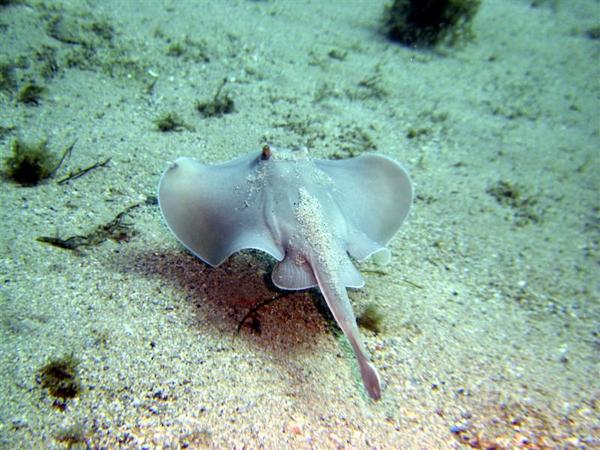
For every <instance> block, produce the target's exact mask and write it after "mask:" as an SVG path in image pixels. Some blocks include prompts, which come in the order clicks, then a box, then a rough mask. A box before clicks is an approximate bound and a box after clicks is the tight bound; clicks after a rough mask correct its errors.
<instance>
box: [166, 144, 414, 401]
mask: <svg viewBox="0 0 600 450" xmlns="http://www.w3.org/2000/svg"><path fill="white" fill-rule="evenodd" d="M158 200H159V205H160V209H161V211H162V214H163V217H164V219H165V221H166V223H167V225H168V226H169V228H170V229H171V231H172V232H173V234H175V236H176V237H177V239H178V240H179V241H180V242H181V243H182V244H183V245H184V246H185V247H187V249H188V250H190V251H191V252H192V253H193V254H194V255H196V256H197V257H198V258H200V259H201V260H203V261H204V262H206V263H208V264H210V265H211V266H213V267H215V266H218V265H219V264H221V263H222V262H223V261H225V260H226V259H227V258H228V257H229V256H230V255H231V254H232V253H235V252H238V251H240V250H243V249H257V250H262V251H263V252H266V253H268V254H269V255H271V256H272V257H273V258H275V259H276V260H277V261H278V262H277V263H276V265H275V267H274V268H273V272H272V274H271V277H272V280H273V283H274V284H275V285H276V286H277V287H279V288H280V289H286V290H299V289H308V288H312V287H315V286H318V287H319V289H320V291H321V293H322V294H323V297H324V298H325V301H326V302H327V305H328V306H329V309H330V310H331V312H332V314H333V317H334V318H335V320H336V322H337V323H338V325H339V326H340V328H341V329H342V331H343V332H344V334H345V336H346V337H347V339H348V341H349V342H350V345H351V346H352V349H353V350H354V353H355V355H356V358H357V361H358V366H359V368H360V373H361V376H362V380H363V384H364V387H365V389H366V390H367V392H368V394H369V396H370V397H371V398H373V399H375V400H378V399H379V398H380V397H381V384H380V380H379V375H378V374H377V370H376V369H375V366H374V365H373V364H372V363H371V362H370V360H369V357H368V356H367V352H366V350H365V348H364V346H363V343H362V340H361V337H360V333H359V330H358V327H357V324H356V318H355V317H354V312H353V310H352V305H351V304H350V300H349V298H348V294H347V292H346V288H347V287H350V288H360V287H362V286H363V285H364V280H363V277H362V276H361V274H360V273H359V271H358V270H357V269H356V267H355V266H354V264H353V262H352V260H351V259H350V256H349V255H351V256H352V257H353V258H355V259H356V260H359V261H362V260H365V259H366V258H369V257H374V258H376V259H377V260H378V261H379V262H381V263H387V262H388V261H389V259H390V252H389V250H388V249H387V248H386V247H385V246H386V244H387V243H388V242H389V241H390V240H391V238H392V237H393V236H394V234H395V233H396V231H397V230H398V228H399V227H400V225H401V224H402V222H403V221H404V219H405V218H406V216H407V214H408V211H409V209H410V206H411V203H412V186H411V183H410V179H409V178H408V175H407V174H406V172H405V170H404V169H403V168H402V166H401V165H400V164H398V163H397V162H396V161H394V160H392V159H390V158H387V157H385V156H382V155H377V154H367V155H362V156H359V157H357V158H351V159H345V160H331V161H330V160H317V159H312V158H310V157H309V154H308V150H307V149H306V148H305V147H302V148H298V149H294V150H287V149H279V148H275V147H273V146H269V145H265V146H264V147H263V148H262V151H256V152H252V153H249V154H247V155H244V156H241V157H239V158H236V159H234V160H231V161H229V162H226V163H223V164H219V165H205V164H202V163H200V162H198V161H196V160H194V159H191V158H179V159H177V160H176V161H175V162H174V163H173V164H171V166H170V167H169V168H167V169H166V171H165V172H164V174H163V175H162V178H161V180H160V184H159V188H158Z"/></svg>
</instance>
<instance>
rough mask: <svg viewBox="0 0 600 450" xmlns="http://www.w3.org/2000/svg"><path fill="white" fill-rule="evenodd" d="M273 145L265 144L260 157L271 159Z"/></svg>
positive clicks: (264, 159)
mask: <svg viewBox="0 0 600 450" xmlns="http://www.w3.org/2000/svg"><path fill="white" fill-rule="evenodd" d="M271 154H272V152H271V147H269V145H268V144H266V145H263V148H262V153H261V154H260V159H262V160H263V161H266V160H267V159H269V158H270V157H271Z"/></svg>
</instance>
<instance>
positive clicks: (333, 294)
mask: <svg viewBox="0 0 600 450" xmlns="http://www.w3.org/2000/svg"><path fill="white" fill-rule="evenodd" d="M313 270H314V268H313ZM314 274H315V278H316V279H317V282H318V283H319V287H320V288H321V293H322V294H323V297H325V301H326V302H327V305H328V306H329V309H330V310H331V312H332V314H333V317H334V318H335V320H336V322H337V323H338V325H339V326H340V328H341V329H342V331H343V332H344V334H345V335H346V337H347V338H348V341H350V345H352V349H353V350H354V354H355V355H356V359H357V360H358V365H359V367H360V374H361V376H362V380H363V384H364V386H365V389H366V390H367V392H368V393H369V396H370V397H371V398H372V399H373V400H379V399H380V398H381V383H380V381H379V375H378V373H377V370H376V369H375V366H373V364H372V363H371V361H369V357H368V356H367V354H366V351H365V348H364V346H363V343H362V340H361V338H360V333H359V331H358V326H357V325H356V318H355V317H354V311H353V310H352V305H351V304H350V299H349V298H348V293H347V292H346V288H345V286H341V285H340V283H339V282H337V281H338V280H335V279H332V278H333V277H331V276H327V274H326V273H322V272H320V271H319V270H314Z"/></svg>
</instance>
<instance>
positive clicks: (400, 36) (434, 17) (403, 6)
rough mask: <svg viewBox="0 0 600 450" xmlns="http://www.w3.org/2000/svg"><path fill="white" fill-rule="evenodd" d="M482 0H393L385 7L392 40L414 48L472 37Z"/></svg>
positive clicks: (386, 30) (388, 33) (387, 30)
mask: <svg viewBox="0 0 600 450" xmlns="http://www.w3.org/2000/svg"><path fill="white" fill-rule="evenodd" d="M480 4H481V0H394V3H393V4H391V5H389V6H388V7H387V8H386V9H385V13H384V21H385V23H384V31H385V33H386V34H387V35H388V36H389V38H390V39H392V40H394V41H398V42H400V43H402V44H404V45H409V46H415V47H434V46H435V45H436V44H439V43H446V44H448V45H455V44H456V43H458V42H459V41H461V40H468V39H469V38H471V37H472V31H471V22H472V20H473V18H474V17H475V14H476V13H477V10H478V9H479V5H480Z"/></svg>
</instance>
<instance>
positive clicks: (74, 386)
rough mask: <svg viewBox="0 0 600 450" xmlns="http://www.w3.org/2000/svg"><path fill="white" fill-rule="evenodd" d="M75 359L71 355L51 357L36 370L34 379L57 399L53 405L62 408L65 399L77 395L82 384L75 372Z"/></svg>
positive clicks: (77, 362) (77, 363) (76, 362)
mask: <svg viewBox="0 0 600 450" xmlns="http://www.w3.org/2000/svg"><path fill="white" fill-rule="evenodd" d="M78 365H79V361H77V360H76V359H75V358H74V357H73V356H72V355H69V356H64V357H62V358H58V359H52V360H50V361H49V362H48V363H46V364H45V365H44V366H43V367H42V368H41V369H39V370H38V372H37V375H36V381H37V382H38V383H39V384H40V385H41V386H42V388H44V389H46V390H47V391H48V393H49V394H50V395H51V396H52V397H55V398H56V399H57V400H56V401H55V402H54V406H56V407H58V408H60V409H64V408H65V407H66V405H65V402H66V400H67V399H70V398H75V397H77V396H78V395H79V394H80V393H81V391H82V386H81V382H80V381H79V375H78V373H77V366H78Z"/></svg>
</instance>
